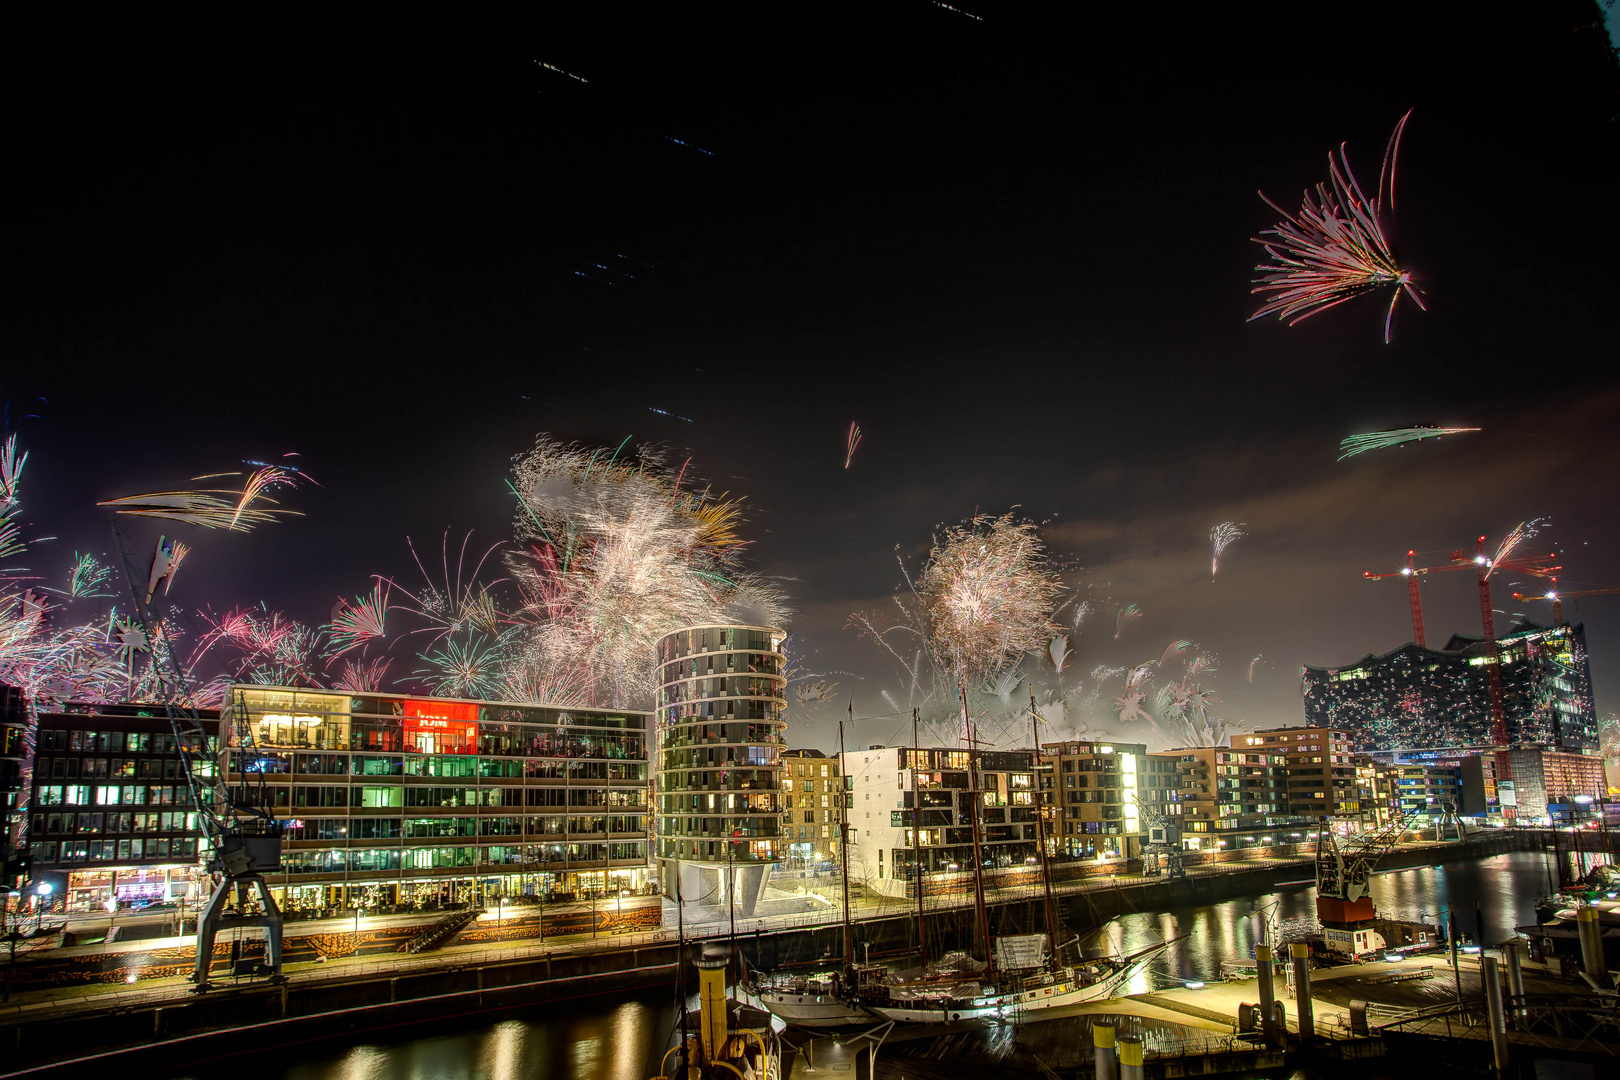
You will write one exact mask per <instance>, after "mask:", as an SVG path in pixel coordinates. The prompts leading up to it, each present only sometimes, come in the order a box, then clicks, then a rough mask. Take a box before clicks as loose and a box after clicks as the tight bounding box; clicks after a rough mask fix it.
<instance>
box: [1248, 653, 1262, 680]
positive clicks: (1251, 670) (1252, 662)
mask: <svg viewBox="0 0 1620 1080" xmlns="http://www.w3.org/2000/svg"><path fill="white" fill-rule="evenodd" d="M1262 659H1264V657H1263V656H1261V655H1259V654H1256V656H1255V658H1254V659H1253V660H1250V661H1249V681H1250V682H1251V683H1252V682H1254V665H1256V664H1258V663H1259V662H1260V661H1261V660H1262Z"/></svg>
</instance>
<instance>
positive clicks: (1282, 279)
mask: <svg viewBox="0 0 1620 1080" xmlns="http://www.w3.org/2000/svg"><path fill="white" fill-rule="evenodd" d="M1411 115H1412V113H1411V111H1410V110H1408V111H1407V113H1406V115H1405V116H1403V117H1401V119H1400V122H1399V123H1397V124H1396V125H1395V131H1394V132H1393V133H1392V134H1391V135H1390V137H1389V146H1388V147H1387V148H1386V149H1385V151H1384V164H1383V167H1382V168H1380V169H1379V172H1378V194H1377V196H1376V197H1374V198H1373V199H1372V200H1370V201H1369V200H1368V199H1367V196H1366V195H1365V194H1364V193H1363V192H1362V190H1361V185H1360V184H1359V183H1358V182H1357V181H1356V176H1355V173H1354V172H1352V171H1351V169H1350V158H1349V156H1348V155H1347V154H1346V152H1345V148H1344V146H1343V144H1341V145H1340V146H1339V152H1338V155H1337V156H1335V155H1333V154H1331V153H1330V154H1329V155H1328V183H1326V184H1317V185H1316V188H1315V195H1314V197H1313V195H1312V193H1311V191H1309V190H1307V191H1306V192H1305V196H1304V199H1303V200H1302V203H1301V205H1300V209H1299V213H1298V214H1290V213H1288V211H1286V210H1284V209H1283V208H1282V207H1280V206H1278V205H1277V204H1276V203H1274V202H1272V201H1271V200H1270V199H1268V198H1266V195H1265V193H1264V192H1261V193H1260V198H1262V199H1264V200H1265V202H1266V205H1267V206H1270V207H1271V208H1272V209H1273V210H1275V211H1277V213H1279V214H1281V215H1282V216H1283V219H1282V220H1281V221H1280V222H1278V223H1277V225H1276V226H1275V227H1274V228H1270V229H1267V230H1265V232H1264V233H1262V234H1261V236H1258V237H1255V238H1254V242H1255V243H1257V244H1260V245H1262V246H1263V247H1264V248H1265V249H1266V254H1268V255H1270V256H1271V260H1272V261H1271V262H1269V263H1261V264H1260V265H1259V266H1256V267H1255V269H1256V270H1258V271H1260V272H1261V275H1262V276H1260V277H1258V278H1255V279H1254V280H1255V288H1254V289H1253V290H1251V291H1252V292H1254V293H1256V294H1265V295H1266V300H1265V302H1264V303H1263V304H1262V305H1261V306H1260V310H1259V311H1256V312H1255V313H1254V314H1253V315H1251V316H1249V321H1250V322H1253V321H1254V320H1255V319H1259V318H1264V317H1265V316H1267V315H1276V316H1278V317H1279V318H1281V319H1282V320H1283V321H1285V322H1287V323H1288V325H1289V326H1292V325H1294V324H1295V323H1297V322H1299V321H1301V320H1303V319H1308V318H1310V317H1311V316H1312V315H1315V314H1317V313H1319V312H1323V311H1326V310H1327V309H1328V308H1331V307H1337V306H1338V305H1340V304H1342V303H1344V302H1345V301H1346V300H1351V299H1354V298H1355V297H1357V296H1361V295H1363V294H1365V293H1369V292H1376V291H1378V290H1379V289H1385V288H1389V289H1391V292H1392V295H1391V296H1390V300H1389V308H1388V310H1387V311H1386V312H1385V314H1384V342H1385V343H1386V344H1388V342H1389V332H1390V322H1391V320H1392V319H1393V318H1394V317H1395V304H1396V302H1397V301H1398V300H1400V298H1401V294H1402V292H1404V293H1406V295H1408V296H1410V297H1411V298H1412V302H1413V303H1415V304H1417V306H1418V307H1419V308H1423V306H1424V305H1423V299H1422V298H1421V297H1420V296H1418V292H1417V289H1416V288H1414V287H1413V285H1412V275H1411V274H1410V273H1409V272H1407V271H1405V270H1402V269H1401V268H1400V267H1399V266H1398V265H1397V264H1396V261H1395V255H1394V252H1393V251H1392V250H1391V248H1390V243H1389V238H1388V237H1387V236H1385V235H1384V228H1383V224H1382V223H1381V222H1380V221H1379V216H1378V215H1379V212H1380V211H1381V210H1382V208H1383V201H1384V189H1385V187H1386V186H1387V187H1388V189H1389V205H1390V209H1394V207H1395V159H1396V155H1397V154H1398V153H1399V151H1400V145H1401V132H1402V131H1404V130H1405V128H1406V121H1407V119H1408V118H1409V117H1410V116H1411ZM1262 237H1264V239H1262Z"/></svg>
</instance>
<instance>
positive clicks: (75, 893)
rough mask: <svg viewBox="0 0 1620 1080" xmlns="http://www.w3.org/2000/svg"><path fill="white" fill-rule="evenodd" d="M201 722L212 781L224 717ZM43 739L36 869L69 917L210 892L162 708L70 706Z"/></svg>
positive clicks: (33, 836) (45, 724) (33, 811)
mask: <svg viewBox="0 0 1620 1080" xmlns="http://www.w3.org/2000/svg"><path fill="white" fill-rule="evenodd" d="M201 715H202V723H203V728H204V729H205V730H207V731H209V732H210V733H211V734H210V739H211V740H213V743H214V745H212V746H210V747H207V748H201V747H199V748H196V749H197V750H198V751H199V752H203V753H204V754H205V756H206V758H207V760H206V761H205V764H204V765H203V766H202V768H203V769H205V770H206V771H207V772H208V773H210V774H212V772H213V766H212V755H211V754H208V753H207V751H213V750H217V749H218V732H219V714H218V713H217V712H210V711H205V712H203V713H202V714H201ZM35 739H36V749H35V753H34V773H33V792H32V799H31V805H30V807H29V817H30V820H29V827H28V837H29V858H30V864H31V866H30V870H31V873H32V876H33V878H34V879H35V880H36V881H46V882H49V883H51V885H52V886H53V893H54V894H55V895H57V896H60V897H62V898H63V901H64V902H65V904H66V909H67V910H68V911H90V910H93V909H95V908H98V907H104V906H105V905H107V904H108V903H109V902H112V901H114V900H116V901H118V902H120V903H130V902H148V901H180V900H195V899H199V898H200V897H201V895H202V894H205V893H207V892H208V891H209V889H208V886H207V883H206V881H205V880H204V879H203V877H202V874H201V871H200V862H201V856H202V855H206V851H201V852H200V851H199V847H200V846H201V844H202V837H201V833H200V829H199V827H198V822H197V813H196V811H195V809H194V808H193V803H192V795H191V789H190V787H189V786H188V785H187V783H186V777H185V770H184V768H183V766H182V764H181V761H180V754H179V750H178V747H177V745H176V742H175V737H174V731H173V728H172V727H171V725H170V723H169V718H168V714H167V713H166V712H165V711H164V709H163V707H162V706H161V705H79V704H69V705H65V706H63V707H62V709H61V710H60V711H56V712H46V713H41V714H40V717H39V728H38V732H37V734H36V736H35ZM208 779H209V782H210V784H211V776H210V777H209V778H208ZM206 794H207V795H208V796H209V797H211V796H212V791H211V789H210V790H209V791H208V792H206Z"/></svg>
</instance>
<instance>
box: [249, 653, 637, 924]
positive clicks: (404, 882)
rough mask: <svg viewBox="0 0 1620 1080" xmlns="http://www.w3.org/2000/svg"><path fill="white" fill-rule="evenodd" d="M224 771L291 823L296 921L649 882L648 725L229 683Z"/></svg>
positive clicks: (289, 890) (288, 880)
mask: <svg viewBox="0 0 1620 1080" xmlns="http://www.w3.org/2000/svg"><path fill="white" fill-rule="evenodd" d="M227 705H228V707H227V716H228V718H229V721H230V724H231V728H230V730H231V737H230V739H229V740H228V741H227V744H226V746H225V747H224V750H223V758H224V760H223V761H222V763H221V770H220V771H221V774H222V775H223V776H224V777H225V782H226V784H227V785H228V786H229V788H230V789H231V792H232V795H233V797H234V798H235V799H236V800H237V801H239V802H242V803H247V804H251V805H257V806H263V807H265V808H267V809H268V810H269V811H270V812H271V813H272V814H273V815H274V816H275V817H276V818H278V819H280V820H282V821H283V822H284V823H285V827H286V833H285V835H286V841H285V851H284V854H283V858H282V867H283V869H282V872H280V873H278V874H273V875H269V876H268V878H267V880H268V881H269V884H270V885H271V887H272V889H273V890H275V891H276V892H277V893H278V894H279V896H278V900H279V902H280V903H282V905H283V907H284V908H285V909H286V910H288V911H290V912H297V911H318V910H329V909H332V908H341V907H349V906H353V905H355V904H362V905H363V906H366V907H368V908H375V907H381V908H385V909H387V908H394V909H411V908H416V907H421V906H425V905H430V904H435V903H450V902H457V901H466V900H477V901H484V902H492V901H493V899H494V898H495V897H496V896H502V895H504V896H516V895H521V894H540V895H557V894H559V893H563V894H580V893H608V892H612V893H617V892H618V891H620V890H625V889H628V890H631V891H640V890H642V889H644V888H646V887H647V886H648V883H649V876H648V871H647V866H648V854H649V853H648V829H647V806H646V797H647V780H648V776H647V770H648V759H647V753H648V744H647V735H648V726H649V720H650V716H649V714H647V713H644V712H631V711H626V710H623V709H579V708H560V707H555V706H549V705H524V704H515V703H509V702H496V701H471V700H455V699H447V698H413V697H407V696H402V695H395V694H376V693H365V694H356V693H347V692H333V691H326V690H307V689H296V688H291V687H268V686H250V685H239V686H235V687H233V688H232V689H231V691H230V696H229V698H228V699H227Z"/></svg>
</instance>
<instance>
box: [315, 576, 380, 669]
mask: <svg viewBox="0 0 1620 1080" xmlns="http://www.w3.org/2000/svg"><path fill="white" fill-rule="evenodd" d="M389 584H391V583H390V582H388V581H386V579H384V578H380V577H379V578H377V579H376V580H375V582H374V583H373V584H372V586H371V592H369V593H367V594H366V595H365V596H360V597H356V598H355V601H354V603H352V604H351V603H349V602H348V601H347V600H339V601H338V610H337V611H336V612H334V613H333V615H332V621H331V622H330V623H328V624H326V625H325V626H323V627H322V628H321V629H322V630H323V631H325V633H326V639H327V641H328V642H330V644H331V646H332V648H331V651H330V652H329V654H328V655H329V656H330V657H331V658H332V659H334V660H335V659H337V658H338V657H340V656H342V655H343V654H344V653H346V652H349V651H351V650H353V649H359V648H363V647H364V646H365V645H366V644H367V643H368V642H372V641H380V640H382V639H383V638H385V637H387V636H388V630H387V623H388V589H387V585H389ZM344 670H345V671H347V670H348V669H347V668H345V669H344Z"/></svg>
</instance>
